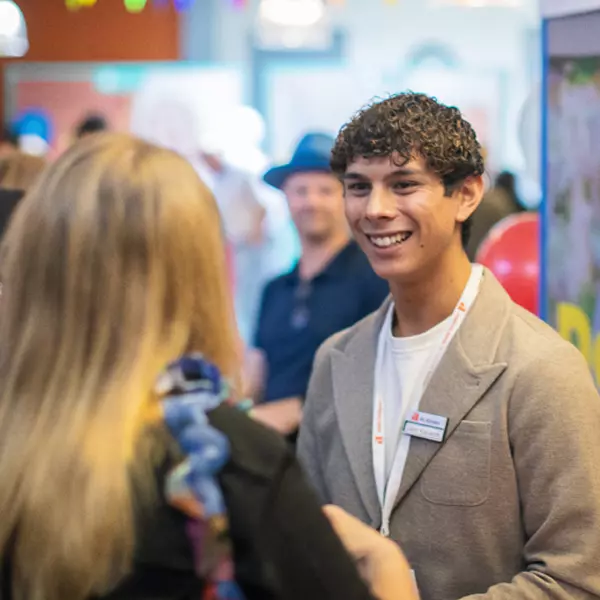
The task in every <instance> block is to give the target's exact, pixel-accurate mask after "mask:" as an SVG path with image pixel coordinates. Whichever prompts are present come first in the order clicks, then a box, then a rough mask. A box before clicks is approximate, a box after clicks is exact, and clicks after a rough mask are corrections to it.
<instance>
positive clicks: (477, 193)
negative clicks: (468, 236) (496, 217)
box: [454, 175, 485, 223]
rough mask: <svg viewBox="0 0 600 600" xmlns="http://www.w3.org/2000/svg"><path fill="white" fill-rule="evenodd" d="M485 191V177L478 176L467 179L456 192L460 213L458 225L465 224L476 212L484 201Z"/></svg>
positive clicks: (457, 215) (457, 219)
mask: <svg viewBox="0 0 600 600" xmlns="http://www.w3.org/2000/svg"><path fill="white" fill-rule="evenodd" d="M484 190H485V184H484V183H483V177H482V176H481V175H477V176H474V177H467V178H466V179H465V180H464V181H463V182H462V184H461V185H460V187H458V189H457V190H456V191H455V192H454V193H455V194H456V195H457V197H458V200H459V204H458V211H457V213H456V221H457V222H458V223H464V222H465V221H466V220H467V219H468V218H469V217H470V216H471V215H472V214H473V213H474V212H475V209H476V208H477V207H478V206H479V205H480V204H481V201H482V200H483V192H484Z"/></svg>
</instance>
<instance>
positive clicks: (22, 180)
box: [0, 150, 46, 191]
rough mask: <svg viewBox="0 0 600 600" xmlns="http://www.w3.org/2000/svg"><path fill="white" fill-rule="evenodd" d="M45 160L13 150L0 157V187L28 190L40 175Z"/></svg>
mask: <svg viewBox="0 0 600 600" xmlns="http://www.w3.org/2000/svg"><path fill="white" fill-rule="evenodd" d="M45 166H46V161H45V160H44V159H43V158H41V157H39V156H33V155H31V154H26V153H25V152H19V151H17V150H15V151H14V152H10V153H9V154H7V155H6V156H3V157H1V158H0V189H5V190H22V191H26V190H28V189H29V188H30V187H31V186H32V185H33V184H34V183H35V180H36V179H37V178H38V177H39V176H40V174H41V172H42V171H43V170H44V167H45Z"/></svg>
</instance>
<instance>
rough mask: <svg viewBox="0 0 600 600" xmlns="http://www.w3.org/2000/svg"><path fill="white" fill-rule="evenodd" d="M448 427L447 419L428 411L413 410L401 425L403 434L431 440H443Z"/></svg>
mask: <svg viewBox="0 0 600 600" xmlns="http://www.w3.org/2000/svg"><path fill="white" fill-rule="evenodd" d="M447 428H448V419H447V418H446V417H440V416H438V415H432V414H429V413H424V412H419V411H416V412H414V413H413V414H412V415H411V416H410V417H409V418H408V419H406V421H404V426H403V427H402V432H403V433H404V434H405V435H410V436H412V437H417V438H422V439H425V440H431V441H432V442H443V441H444V437H445V436H446V429H447Z"/></svg>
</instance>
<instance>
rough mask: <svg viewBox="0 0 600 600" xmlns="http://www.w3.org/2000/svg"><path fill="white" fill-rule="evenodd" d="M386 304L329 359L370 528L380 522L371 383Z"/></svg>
mask: <svg viewBox="0 0 600 600" xmlns="http://www.w3.org/2000/svg"><path fill="white" fill-rule="evenodd" d="M390 302H391V300H390V299H388V300H387V301H386V302H384V304H383V306H382V307H381V308H380V309H379V310H378V311H377V312H376V313H374V314H373V315H371V316H370V317H367V319H366V320H365V321H364V322H363V323H362V326H361V327H358V328H357V329H356V333H355V335H354V336H353V337H352V338H351V339H350V340H349V342H348V344H347V346H346V347H345V348H344V349H343V350H333V351H332V355H331V359H332V371H333V373H332V377H333V388H334V402H335V409H336V415H337V419H338V423H339V427H340V432H341V436H342V441H343V444H344V449H345V451H346V454H347V456H348V460H349V462H350V466H351V469H352V474H353V476H354V480H355V482H356V486H357V488H358V492H359V494H360V497H361V500H362V502H363V504H364V506H365V510H366V512H367V514H368V515H369V518H370V519H371V525H372V526H373V527H378V526H379V523H380V522H381V509H380V506H379V499H378V498H377V488H376V485H375V475H374V472H373V452H372V447H371V430H372V419H373V383H374V374H375V358H376V354H377V340H378V336H379V330H380V328H381V325H382V323H383V320H384V318H385V314H386V312H387V310H388V307H389V305H390Z"/></svg>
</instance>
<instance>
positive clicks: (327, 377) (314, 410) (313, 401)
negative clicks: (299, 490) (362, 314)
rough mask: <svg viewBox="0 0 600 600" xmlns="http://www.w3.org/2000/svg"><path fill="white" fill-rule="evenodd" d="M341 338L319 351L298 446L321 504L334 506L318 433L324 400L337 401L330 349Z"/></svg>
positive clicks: (302, 463) (299, 453) (305, 471)
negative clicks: (320, 407) (324, 472)
mask: <svg viewBox="0 0 600 600" xmlns="http://www.w3.org/2000/svg"><path fill="white" fill-rule="evenodd" d="M337 335H339V334H336V336H334V338H330V339H329V340H327V341H326V342H325V343H324V344H323V345H322V346H321V347H320V348H319V350H318V351H317V354H316V356H315V360H314V364H313V370H312V375H311V377H310V381H309V383H308V391H307V393H306V399H305V401H304V408H303V411H302V422H301V423H300V432H299V434H298V442H297V453H298V459H299V461H300V464H301V466H302V468H303V469H304V473H305V475H306V476H307V478H308V480H309V482H310V483H311V485H312V487H313V488H314V490H315V491H316V492H317V495H318V497H319V500H320V501H321V502H322V503H323V504H328V503H330V502H331V498H330V497H329V492H328V491H327V485H326V484H325V477H324V475H323V469H322V468H321V465H322V453H321V448H320V440H319V435H318V430H317V417H318V414H319V406H320V404H321V402H322V398H323V396H325V397H328V398H329V399H333V389H332V383H331V361H330V358H329V348H330V346H331V344H332V341H333V340H334V339H335V338H336V337H337Z"/></svg>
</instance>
